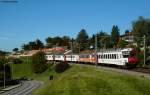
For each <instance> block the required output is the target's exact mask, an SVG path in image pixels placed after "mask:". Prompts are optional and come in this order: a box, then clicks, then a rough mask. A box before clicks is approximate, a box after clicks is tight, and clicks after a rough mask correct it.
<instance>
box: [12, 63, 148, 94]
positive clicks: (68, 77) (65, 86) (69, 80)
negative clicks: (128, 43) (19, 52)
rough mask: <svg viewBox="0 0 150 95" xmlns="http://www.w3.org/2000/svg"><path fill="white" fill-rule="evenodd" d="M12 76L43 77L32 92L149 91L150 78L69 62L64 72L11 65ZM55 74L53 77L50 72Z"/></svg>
mask: <svg viewBox="0 0 150 95" xmlns="http://www.w3.org/2000/svg"><path fill="white" fill-rule="evenodd" d="M13 75H14V77H19V76H28V77H29V78H33V79H35V80H42V81H44V82H45V83H44V85H43V86H42V87H41V88H39V89H38V90H36V91H35V92H34V93H33V95H149V93H150V90H149V89H150V81H149V80H148V79H145V78H143V77H135V76H129V75H125V74H121V73H116V72H110V71H105V70H100V69H97V68H96V67H94V66H83V65H82V66H81V65H71V68H70V69H68V70H67V71H65V72H64V73H61V74H57V73H55V72H54V71H53V70H52V69H49V70H47V71H45V72H44V73H43V74H38V75H35V74H33V73H31V70H30V64H21V65H14V73H13ZM50 75H54V80H49V76H50Z"/></svg>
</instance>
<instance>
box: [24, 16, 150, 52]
mask: <svg viewBox="0 0 150 95" xmlns="http://www.w3.org/2000/svg"><path fill="white" fill-rule="evenodd" d="M124 33H130V34H131V35H133V36H134V39H135V41H137V43H138V46H140V45H141V42H142V40H141V39H142V37H143V36H144V35H145V36H146V38H147V40H146V41H147V45H150V40H148V39H149V38H150V19H146V18H143V17H139V18H138V19H137V20H135V21H134V22H133V23H132V29H131V30H130V31H129V30H126V31H124ZM96 36H97V46H98V49H101V48H123V47H125V46H126V45H127V44H128V43H127V42H126V41H124V40H121V39H120V29H119V27H118V26H117V25H113V26H112V29H111V34H108V33H107V32H104V31H100V32H98V33H97V34H93V35H92V36H89V35H88V34H87V31H86V30H85V29H81V30H80V31H79V33H78V35H77V36H76V38H70V37H69V36H63V37H60V36H56V37H47V38H46V39H45V41H46V44H45V45H44V43H43V42H42V41H40V40H39V39H37V40H35V41H33V42H29V43H27V44H23V46H22V50H37V49H42V48H52V47H56V46H63V47H66V48H68V49H71V47H72V48H73V50H74V52H79V51H82V50H89V49H94V48H95V37H96Z"/></svg>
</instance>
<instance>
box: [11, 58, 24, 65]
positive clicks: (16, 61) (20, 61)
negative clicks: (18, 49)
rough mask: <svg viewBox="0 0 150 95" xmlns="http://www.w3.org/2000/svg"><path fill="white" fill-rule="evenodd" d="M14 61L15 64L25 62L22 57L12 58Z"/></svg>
mask: <svg viewBox="0 0 150 95" xmlns="http://www.w3.org/2000/svg"><path fill="white" fill-rule="evenodd" d="M12 62H13V63H14V64H21V63H23V61H22V60H21V59H19V58H15V59H12Z"/></svg>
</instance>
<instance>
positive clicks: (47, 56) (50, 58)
mask: <svg viewBox="0 0 150 95" xmlns="http://www.w3.org/2000/svg"><path fill="white" fill-rule="evenodd" d="M46 59H47V60H48V61H53V60H54V58H53V55H46Z"/></svg>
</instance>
